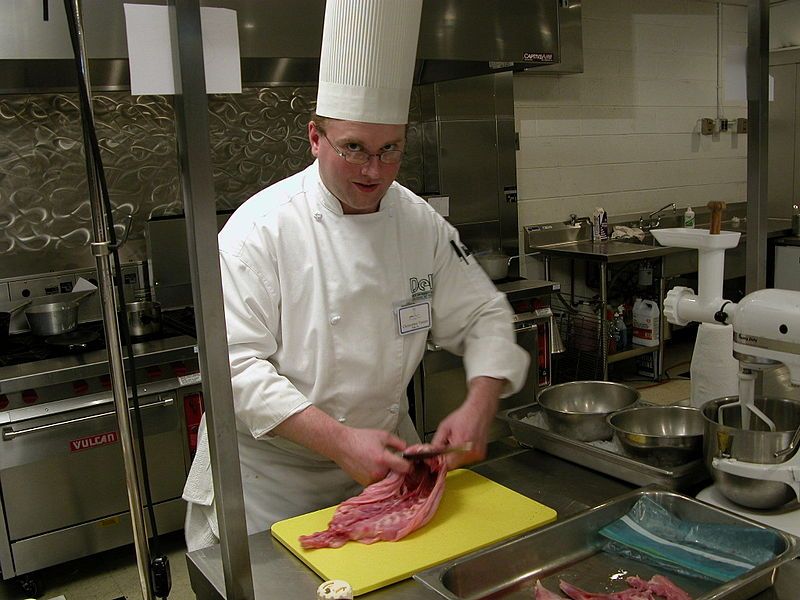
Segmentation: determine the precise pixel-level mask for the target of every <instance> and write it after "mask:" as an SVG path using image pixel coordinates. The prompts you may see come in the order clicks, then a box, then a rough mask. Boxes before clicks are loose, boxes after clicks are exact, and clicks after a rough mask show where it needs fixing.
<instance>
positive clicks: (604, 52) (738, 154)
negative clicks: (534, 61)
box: [514, 0, 747, 225]
mask: <svg viewBox="0 0 800 600" xmlns="http://www.w3.org/2000/svg"><path fill="white" fill-rule="evenodd" d="M746 30H747V9H746V8H745V7H740V6H729V5H726V6H723V7H722V30H721V31H722V40H721V44H720V46H721V47H722V49H723V57H722V61H721V64H720V66H721V68H720V78H721V83H724V76H725V51H726V48H727V47H728V46H746V45H747V33H746ZM583 43H584V72H583V73H580V74H575V75H534V76H531V75H527V74H523V75H515V77H514V108H515V114H516V119H517V131H518V132H519V135H520V149H519V151H518V152H517V181H518V186H519V223H520V225H525V224H533V223H542V222H551V221H557V220H563V219H566V218H567V217H568V216H569V214H570V213H577V214H578V215H589V214H591V212H592V210H593V209H594V207H596V206H602V207H604V208H605V209H606V211H607V212H608V213H609V215H611V216H613V215H615V214H623V213H631V212H638V211H642V212H647V211H650V210H653V209H655V208H658V207H660V206H662V205H664V204H666V203H668V202H676V203H677V204H678V207H679V208H680V210H681V212H682V211H683V210H684V209H685V207H686V206H687V205H692V206H695V207H696V206H704V205H705V204H706V203H707V202H708V201H710V200H724V201H727V202H740V201H744V200H745V189H746V160H747V159H746V156H747V136H746V135H744V134H735V133H723V134H720V135H714V136H701V135H699V128H698V120H699V119H700V118H701V117H716V115H717V106H716V102H717V100H716V98H717V6H716V4H714V3H710V2H698V1H686V0H683V1H680V0H589V1H588V2H584V3H583ZM720 97H721V101H722V102H723V106H722V115H723V116H724V117H726V118H728V119H735V118H737V117H745V116H746V113H747V107H746V103H745V102H744V101H741V102H737V103H733V104H731V103H726V102H725V94H724V90H723V91H721V92H720Z"/></svg>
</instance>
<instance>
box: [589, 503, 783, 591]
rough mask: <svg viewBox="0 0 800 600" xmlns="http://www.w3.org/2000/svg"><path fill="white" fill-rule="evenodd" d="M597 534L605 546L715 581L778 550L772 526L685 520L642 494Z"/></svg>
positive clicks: (744, 569)
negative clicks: (770, 528)
mask: <svg viewBox="0 0 800 600" xmlns="http://www.w3.org/2000/svg"><path fill="white" fill-rule="evenodd" d="M599 533H600V535H601V536H603V537H604V538H606V539H607V540H608V542H607V544H606V546H605V550H607V551H610V552H614V553H616V554H622V555H623V556H627V557H629V558H634V559H636V560H640V561H642V562H646V563H648V564H653V565H655V566H658V567H662V568H666V569H669V570H671V571H674V572H677V573H681V574H683V575H689V576H693V577H701V578H703V579H710V580H712V581H719V582H725V581H729V580H731V579H734V578H736V577H738V576H739V575H742V574H743V573H746V572H747V571H750V570H751V569H753V568H755V567H757V566H759V565H761V564H763V563H765V562H767V561H768V560H771V559H772V558H774V557H775V555H776V554H778V553H779V552H781V551H782V549H783V548H782V546H783V542H782V540H781V538H780V537H779V536H778V535H776V534H775V533H773V532H771V531H768V530H765V529H760V528H757V527H746V526H739V525H724V524H719V523H698V522H693V521H686V520H683V519H680V518H678V517H676V516H675V515H674V514H672V513H671V512H670V511H669V510H667V509H666V508H664V507H663V506H661V505H660V504H658V503H657V502H656V501H654V500H653V499H651V498H649V497H647V496H643V497H642V498H640V499H639V501H637V503H636V504H635V505H634V506H633V508H631V510H630V511H629V512H628V514H626V515H625V516H624V517H622V518H620V519H617V520H616V521H614V522H612V523H609V524H608V525H606V526H605V527H603V528H602V529H601V530H600V532H599Z"/></svg>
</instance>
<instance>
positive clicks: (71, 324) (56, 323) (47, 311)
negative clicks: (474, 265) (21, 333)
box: [25, 300, 80, 336]
mask: <svg viewBox="0 0 800 600" xmlns="http://www.w3.org/2000/svg"><path fill="white" fill-rule="evenodd" d="M79 307H80V304H79V303H78V302H77V301H76V300H62V301H59V302H44V303H42V304H34V305H33V306H30V307H29V308H27V309H26V310H25V317H26V318H27V319H28V325H30V328H31V332H33V334H34V335H40V336H47V335H59V334H62V333H68V332H70V331H73V330H74V329H75V328H76V327H77V326H78V308H79Z"/></svg>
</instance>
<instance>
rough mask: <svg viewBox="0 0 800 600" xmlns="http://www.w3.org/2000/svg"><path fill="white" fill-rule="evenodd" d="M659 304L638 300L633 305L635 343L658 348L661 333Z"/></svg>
mask: <svg viewBox="0 0 800 600" xmlns="http://www.w3.org/2000/svg"><path fill="white" fill-rule="evenodd" d="M659 312H660V311H659V310H658V304H657V303H655V302H653V301H652V300H643V299H641V298H637V299H636V302H635V303H634V305H633V343H634V344H638V345H640V346H658V340H659V333H660V319H659Z"/></svg>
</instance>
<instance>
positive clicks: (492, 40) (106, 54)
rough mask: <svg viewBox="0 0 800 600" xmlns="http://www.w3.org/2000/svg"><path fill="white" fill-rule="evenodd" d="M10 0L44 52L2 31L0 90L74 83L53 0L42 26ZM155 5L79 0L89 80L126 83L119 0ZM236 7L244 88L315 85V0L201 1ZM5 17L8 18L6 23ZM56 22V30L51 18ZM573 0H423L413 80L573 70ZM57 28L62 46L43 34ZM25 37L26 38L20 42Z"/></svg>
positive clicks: (22, 1) (576, 52)
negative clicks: (24, 48)
mask: <svg viewBox="0 0 800 600" xmlns="http://www.w3.org/2000/svg"><path fill="white" fill-rule="evenodd" d="M3 1H4V2H7V1H10V2H12V3H14V5H15V8H16V10H12V11H11V17H12V19H16V20H17V21H19V22H15V23H13V24H10V25H6V27H9V28H10V29H9V31H8V32H6V33H10V34H11V35H10V38H14V36H15V34H14V31H23V32H25V33H24V34H19V36H22V35H25V37H26V38H27V40H30V39H31V38H35V37H36V36H39V35H40V36H41V37H42V38H45V37H46V38H47V39H46V43H43V44H41V45H37V46H36V47H37V48H39V47H42V48H46V49H48V50H46V51H44V52H42V53H40V54H39V55H36V54H34V57H29V56H30V55H29V54H26V55H25V57H24V58H23V57H20V56H19V55H18V54H16V55H15V48H14V44H15V42H14V40H13V39H10V38H9V36H7V35H6V33H4V34H3V36H0V37H6V41H5V42H0V57H6V58H5V59H2V60H0V93H25V92H45V91H61V90H69V89H74V88H75V85H76V83H75V77H74V74H73V73H72V69H73V67H72V64H71V63H70V62H69V59H70V57H71V55H70V48H69V41H68V36H67V28H66V23H65V21H64V17H63V14H62V13H63V11H62V10H61V3H60V2H54V3H53V7H52V8H51V9H50V21H49V22H48V23H47V24H46V25H45V24H43V23H42V12H41V9H42V7H41V3H40V2H31V1H30V0H3ZM125 1H132V2H136V3H139V4H157V5H165V4H166V0H82V6H83V14H84V26H85V30H86V44H87V51H88V55H89V57H90V59H91V61H90V68H91V77H92V86H93V87H94V88H96V89H98V90H125V89H130V79H129V74H128V62H127V46H126V42H125V39H126V38H125V20H124V9H123V3H124V2H125ZM201 5H204V6H206V5H207V6H217V7H222V8H231V9H234V10H236V11H237V15H238V24H239V43H240V49H241V55H242V81H243V84H244V85H245V86H248V87H254V86H276V85H316V84H317V76H318V70H319V51H320V45H321V40H322V24H323V18H324V14H325V0H269V1H265V0H204V1H202V2H201ZM7 23H8V21H7ZM61 23H63V27H60V26H59V24H61ZM580 23H581V2H580V0H425V1H424V3H423V9H422V22H421V25H420V38H419V45H418V48H417V56H418V60H417V63H416V68H415V73H414V82H415V83H416V84H426V83H433V82H437V81H446V80H451V79H459V78H463V77H471V76H477V75H484V74H487V73H498V72H503V71H522V70H534V69H542V70H546V71H553V70H556V71H566V72H577V71H581V70H582V68H583V52H582V44H581V35H580ZM60 34H63V44H62V43H60V42H59V41H58V40H56V41H55V42H54V41H53V40H54V37H53V36H56V37H57V36H58V35H60ZM27 40H26V42H27Z"/></svg>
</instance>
